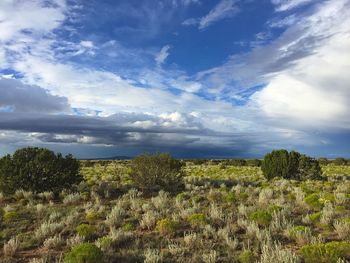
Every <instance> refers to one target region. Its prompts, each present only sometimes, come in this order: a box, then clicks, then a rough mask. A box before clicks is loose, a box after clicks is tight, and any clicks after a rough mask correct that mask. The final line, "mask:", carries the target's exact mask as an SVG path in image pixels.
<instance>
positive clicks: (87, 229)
mask: <svg viewBox="0 0 350 263" xmlns="http://www.w3.org/2000/svg"><path fill="white" fill-rule="evenodd" d="M76 231H77V234H78V235H79V236H81V237H84V238H86V239H89V238H91V237H92V236H93V234H94V233H95V229H94V228H93V227H92V226H90V225H88V224H80V225H79V226H77V228H76Z"/></svg>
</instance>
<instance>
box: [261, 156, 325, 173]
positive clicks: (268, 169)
mask: <svg viewBox="0 0 350 263" xmlns="http://www.w3.org/2000/svg"><path fill="white" fill-rule="evenodd" d="M261 170H262V171H263V174H264V176H265V177H266V178H267V179H268V180H270V179H272V178H274V177H282V178H285V179H295V180H309V179H310V180H318V179H322V177H321V167H320V165H319V163H318V161H317V160H316V159H313V158H311V157H309V156H306V155H304V154H300V153H298V152H295V151H291V152H288V151H287V150H274V151H272V152H271V153H268V154H266V155H265V157H264V160H263V161H262V165H261Z"/></svg>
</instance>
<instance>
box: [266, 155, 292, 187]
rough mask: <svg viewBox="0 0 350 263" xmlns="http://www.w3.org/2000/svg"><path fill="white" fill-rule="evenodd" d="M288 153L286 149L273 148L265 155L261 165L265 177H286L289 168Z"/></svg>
mask: <svg viewBox="0 0 350 263" xmlns="http://www.w3.org/2000/svg"><path fill="white" fill-rule="evenodd" d="M288 166H289V154H288V151H286V150H274V151H272V152H271V153H268V154H266V155H265V157H264V160H263V162H262V165H261V170H262V171H263V173H264V175H265V177H266V178H267V179H269V180H270V179H272V178H274V177H283V178H287V177H288V169H289V167H288Z"/></svg>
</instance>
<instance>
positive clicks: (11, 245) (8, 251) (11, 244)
mask: <svg viewBox="0 0 350 263" xmlns="http://www.w3.org/2000/svg"><path fill="white" fill-rule="evenodd" d="M18 247H19V243H18V239H17V237H12V238H11V239H10V240H9V241H8V242H7V243H5V244H4V256H5V257H13V256H14V255H15V254H16V252H17V250H18Z"/></svg>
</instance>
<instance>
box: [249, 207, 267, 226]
mask: <svg viewBox="0 0 350 263" xmlns="http://www.w3.org/2000/svg"><path fill="white" fill-rule="evenodd" d="M249 219H250V220H252V221H254V222H256V223H257V224H258V225H259V226H267V225H268V224H270V222H271V220H272V216H271V214H270V213H268V212H266V211H264V210H258V211H256V212H254V213H252V214H250V216H249Z"/></svg>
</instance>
